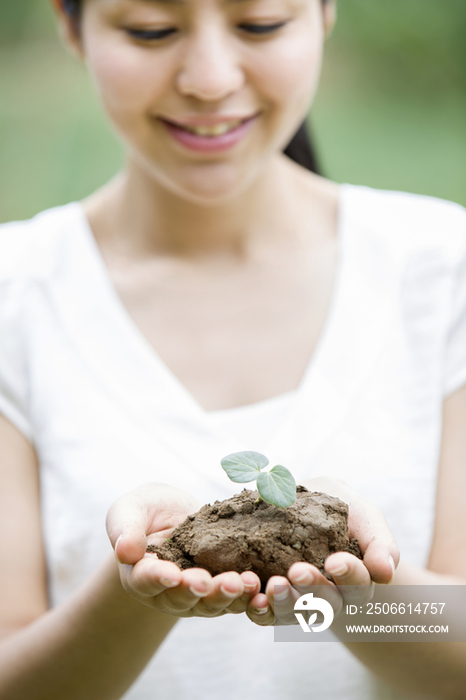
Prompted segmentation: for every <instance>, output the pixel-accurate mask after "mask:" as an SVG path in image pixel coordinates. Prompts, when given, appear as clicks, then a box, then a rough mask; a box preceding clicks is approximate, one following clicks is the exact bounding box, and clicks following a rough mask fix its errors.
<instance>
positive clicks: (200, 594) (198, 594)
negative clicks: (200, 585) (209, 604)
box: [189, 586, 209, 598]
mask: <svg viewBox="0 0 466 700" xmlns="http://www.w3.org/2000/svg"><path fill="white" fill-rule="evenodd" d="M189 590H190V591H191V593H192V594H193V595H196V596H198V598H204V596H206V595H207V594H208V592H209V591H198V590H196V588H194V586H190V587H189Z"/></svg>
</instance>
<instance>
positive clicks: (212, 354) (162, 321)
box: [0, 0, 466, 700]
mask: <svg viewBox="0 0 466 700" xmlns="http://www.w3.org/2000/svg"><path fill="white" fill-rule="evenodd" d="M53 5H54V7H55V10H56V12H57V16H58V20H59V24H60V28H61V30H62V33H63V36H64V37H65V40H66V42H67V44H68V46H69V47H71V48H72V49H73V50H74V51H75V52H76V53H77V54H78V55H79V56H80V57H81V58H82V60H83V61H85V62H86V64H87V66H88V68H89V71H90V73H91V76H92V79H93V81H94V83H95V85H96V88H97V91H98V93H99V95H100V98H101V101H102V103H103V106H104V109H105V111H106V113H107V115H108V118H109V120H110V122H111V123H112V125H113V127H114V128H115V130H116V131H117V133H118V135H119V137H120V138H121V140H122V141H123V143H124V144H125V147H126V154H127V155H126V164H125V167H124V169H123V170H122V172H121V173H119V174H118V175H117V176H116V177H115V178H114V179H113V180H112V181H111V182H110V183H109V184H107V185H106V186H105V187H103V188H102V189H101V190H99V191H98V192H96V193H94V194H93V195H92V196H90V197H89V198H88V199H86V200H85V201H84V202H83V203H72V204H70V205H67V206H64V207H58V208H55V209H51V210H48V211H46V212H43V213H42V214H40V215H38V216H37V217H35V218H34V219H33V220H31V221H29V222H19V223H18V222H17V223H12V224H8V225H4V226H2V227H1V229H0V323H1V332H0V412H1V416H0V444H1V452H0V455H1V456H0V479H1V484H2V487H1V490H0V525H1V528H2V531H3V533H4V536H3V538H2V542H1V545H0V552H1V561H2V576H1V579H0V593H1V601H2V603H1V611H0V631H1V635H2V640H3V642H2V644H1V646H0V700H7V699H8V700H25V698H27V699H28V700H38V699H39V698H40V699H43V698H44V699H45V698H47V700H53V699H57V700H58V699H59V700H65V699H66V700H71V699H73V700H75V699H81V698H82V699H84V698H85V700H110V699H113V698H121V697H123V696H124V697H125V698H128V699H131V700H148V699H149V698H157V699H159V698H160V699H166V698H176V700H182V699H184V698H188V697H189V698H190V700H192V699H195V698H202V699H203V700H204V699H206V698H213V697H222V698H231V699H233V698H237V697H239V696H241V697H245V698H264V699H265V698H266V699H267V700H273V699H275V698H279V697H280V698H283V697H286V698H288V697H290V698H291V697H292V698H303V699H304V698H309V697H316V698H317V697H320V696H322V694H324V693H325V694H327V695H329V694H332V695H336V694H338V695H339V696H340V697H342V698H344V699H345V700H352V699H354V700H356V699H357V700H364V699H369V698H401V697H423V698H427V697H431V698H440V697H441V698H443V699H444V700H445V699H448V698H460V697H463V693H464V687H465V669H466V663H465V660H466V650H465V649H464V645H461V644H460V645H451V644H445V643H444V644H441V643H437V644H414V643H412V644H409V645H407V647H406V645H405V644H382V643H378V644H347V645H346V646H345V645H343V644H340V643H335V644H322V643H320V644H319V643H313V644H312V645H308V644H279V643H277V644H274V643H273V632H272V624H273V622H274V615H275V617H276V618H277V621H278V623H280V624H292V623H294V622H295V619H294V616H293V603H294V600H295V599H296V598H297V597H298V596H299V595H301V594H302V593H304V592H306V591H308V590H310V588H309V586H310V585H311V584H312V583H322V584H324V585H325V586H326V588H327V590H328V598H329V599H330V600H331V602H332V604H333V606H334V608H335V610H336V612H337V613H341V612H342V609H343V605H344V603H345V598H344V594H343V593H342V592H340V590H339V589H338V588H337V587H336V586H335V585H333V584H331V583H329V582H328V581H327V579H326V578H325V577H323V576H322V575H321V574H320V572H319V571H318V570H317V569H316V568H315V567H313V566H311V565H308V564H305V563H300V564H295V565H294V566H293V567H291V569H290V571H289V572H288V577H287V578H284V577H273V578H272V579H270V580H269V582H268V584H267V588H266V590H265V592H260V585H259V581H258V579H257V577H256V576H255V575H254V574H252V573H251V572H245V573H243V574H241V575H240V574H237V573H235V572H226V573H224V574H221V575H219V576H216V577H211V576H210V574H208V573H207V572H206V571H204V570H202V569H191V570H187V571H183V572H181V571H180V570H179V569H178V568H177V567H176V566H175V565H174V564H172V563H170V562H161V561H158V560H157V559H156V558H155V556H153V555H145V550H146V545H147V543H148V542H158V541H161V540H163V539H164V538H165V537H169V534H170V532H171V530H172V528H173V527H174V526H176V524H178V523H179V522H180V521H181V520H183V519H184V518H185V516H186V515H187V514H189V513H191V512H193V511H195V510H196V509H197V508H198V506H199V505H201V504H202V503H205V502H208V501H213V500H215V499H221V498H225V497H228V496H229V495H232V494H233V493H234V492H235V491H236V487H235V486H234V485H233V484H231V483H230V482H228V479H227V477H226V476H225V475H224V474H223V473H222V471H221V469H220V467H219V460H220V459H221V458H222V457H223V456H224V455H225V454H228V453H229V452H233V451H236V450H241V449H254V450H258V451H262V452H264V453H266V454H267V455H268V456H269V458H270V459H271V461H272V460H273V461H275V462H281V463H283V464H285V465H286V466H287V467H289V468H290V469H291V470H292V471H293V473H294V475H295V477H296V479H297V481H298V483H305V484H307V485H308V486H309V487H310V488H313V489H315V490H325V491H328V492H330V493H334V494H335V495H339V496H341V497H342V498H343V499H344V500H346V501H347V502H348V503H349V505H350V529H351V532H352V534H353V535H355V536H357V537H358V538H359V541H360V544H361V548H362V551H363V553H364V562H361V561H360V560H358V559H356V558H355V557H353V556H352V555H350V554H347V553H343V552H340V553H335V554H333V555H332V556H330V557H329V558H328V559H327V560H326V562H325V568H326V570H327V571H328V572H329V573H331V574H332V575H333V577H334V579H335V581H336V583H337V584H339V585H343V584H347V585H354V586H356V588H355V590H356V593H354V594H353V596H354V597H353V599H352V600H353V602H354V601H356V602H358V601H364V600H367V599H369V597H370V596H371V595H372V593H373V589H374V585H375V587H376V589H377V586H378V585H382V584H387V583H389V582H392V583H410V584H419V585H423V584H428V583H436V584H447V583H458V582H459V583H464V582H466V557H465V548H466V535H465V533H466V527H465V525H466V523H465V515H464V509H463V507H462V494H463V493H464V492H465V490H466V471H465V469H464V464H465V461H466V437H465V435H466V431H465V430H464V424H465V421H466V214H465V212H464V210H463V209H462V208H461V207H459V206H457V205H454V204H451V203H447V202H442V201H439V200H434V199H429V198H424V197H418V196H412V195H405V194H400V193H389V192H377V191H374V190H371V189H368V188H363V187H354V186H350V185H337V184H335V183H333V182H329V181H328V180H325V179H323V178H321V177H319V176H318V175H316V174H314V173H311V172H310V170H308V169H306V168H305V167H303V165H302V164H298V163H297V162H296V161H297V160H300V159H299V158H298V157H297V156H294V157H295V162H293V160H291V159H290V158H289V157H288V156H287V155H285V154H284V153H283V150H284V149H285V148H286V147H287V145H288V144H289V143H290V141H291V140H292V137H293V135H294V134H295V133H296V132H297V131H298V130H299V127H300V125H301V124H302V123H303V120H304V119H305V115H306V113H307V112H308V110H309V107H310V105H311V103H312V99H313V96H314V93H315V90H316V86H317V82H318V77H319V71H320V65H321V59H322V49H323V44H324V38H325V35H326V33H327V32H328V31H329V30H330V29H331V27H332V24H333V22H334V17H335V4H334V2H333V0H328V2H323V1H322V0H241V1H239V0H83V1H81V2H79V0H70V1H69V2H62V1H61V0H53ZM300 133H301V135H302V131H301V132H300ZM295 145H296V140H295V141H294V145H293V146H291V147H290V148H289V149H288V151H287V152H288V153H289V154H291V155H293V148H294V146H295ZM301 163H304V164H306V161H305V159H304V161H302V160H301ZM141 484H144V485H143V486H141ZM385 518H386V519H387V521H388V523H389V526H390V528H389V527H388V525H387V522H386V520H385ZM105 520H106V522H107V531H108V536H109V538H110V542H111V544H112V545H113V549H114V550H115V551H112V549H111V547H110V546H109V544H108V539H107V534H106V532H105ZM395 540H396V543H395ZM398 547H399V548H400V549H398ZM400 551H401V552H402V554H403V561H402V562H401V564H399V560H400ZM115 554H116V557H115ZM398 564H399V566H398ZM396 567H397V570H396V573H395V568H396ZM277 583H280V584H286V585H284V590H283V591H282V596H281V597H280V599H279V598H278V596H276V597H274V592H273V587H274V585H275V584H277ZM343 590H347V589H341V591H343ZM181 618H184V619H181ZM211 618H213V619H211ZM344 619H345V618H344V615H340V616H339V617H337V619H336V621H335V623H334V627H332V629H333V630H334V631H335V634H336V636H337V637H338V635H339V631H340V627H339V625H340V624H342V623H341V620H344ZM393 688H394V689H393Z"/></svg>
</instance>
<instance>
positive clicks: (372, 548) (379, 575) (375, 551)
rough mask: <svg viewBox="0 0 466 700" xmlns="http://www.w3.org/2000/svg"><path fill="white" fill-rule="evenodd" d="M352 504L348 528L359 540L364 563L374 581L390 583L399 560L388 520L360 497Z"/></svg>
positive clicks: (398, 553)
mask: <svg viewBox="0 0 466 700" xmlns="http://www.w3.org/2000/svg"><path fill="white" fill-rule="evenodd" d="M351 505H352V506H353V512H352V515H351V516H350V520H352V521H353V522H352V523H351V525H352V527H351V525H350V530H352V533H351V534H352V536H353V537H357V539H358V540H359V545H360V547H361V551H362V553H363V555H364V564H365V566H366V568H367V569H368V571H369V572H370V574H371V578H372V580H373V581H375V583H390V581H391V580H392V578H393V575H394V573H395V568H396V567H397V566H398V563H399V561H400V551H399V549H398V547H397V544H396V541H395V538H394V537H393V535H392V533H391V532H390V528H389V527H388V524H387V521H386V520H385V518H384V516H383V514H382V513H381V512H380V511H379V509H378V508H376V507H375V506H373V505H372V504H369V503H367V502H364V501H362V499H361V501H360V502H359V503H358V502H356V503H353V504H351ZM350 508H351V506H350Z"/></svg>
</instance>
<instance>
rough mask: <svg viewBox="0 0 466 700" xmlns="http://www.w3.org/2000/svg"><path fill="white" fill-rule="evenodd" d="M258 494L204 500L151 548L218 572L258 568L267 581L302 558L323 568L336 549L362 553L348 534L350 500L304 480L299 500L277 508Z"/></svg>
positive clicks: (179, 561) (185, 564) (187, 564)
mask: <svg viewBox="0 0 466 700" xmlns="http://www.w3.org/2000/svg"><path fill="white" fill-rule="evenodd" d="M258 495H259V494H258V493H257V491H250V490H248V489H244V490H243V491H242V492H241V493H240V494H238V495H236V496H233V498H229V499H227V500H226V501H216V502H215V503H214V505H213V506H211V505H205V506H203V507H202V508H201V509H200V510H199V511H198V512H197V513H196V514H194V515H190V516H189V517H188V518H186V520H185V521H184V522H183V523H182V524H181V525H180V526H179V527H177V528H176V530H174V531H173V534H172V536H171V538H170V539H169V540H167V541H166V542H165V543H164V544H163V545H161V546H159V547H156V546H155V545H149V547H148V548H147V551H149V552H155V553H156V554H157V556H158V557H159V558H160V559H165V560H168V561H173V562H175V564H177V565H178V566H179V567H180V568H181V569H188V568H190V567H193V566H199V567H201V568H203V569H207V571H209V572H210V573H211V574H212V575H213V576H215V575H216V574H219V573H221V572H223V571H238V572H239V573H241V572H242V571H254V572H255V573H256V574H257V575H258V576H259V578H260V579H261V581H262V583H265V582H266V581H267V580H268V579H269V578H270V576H274V575H279V576H286V573H287V571H288V569H289V567H290V566H291V564H293V562H296V561H307V562H309V563H311V564H314V565H315V566H317V567H318V568H319V569H320V570H321V571H323V563H324V561H325V559H326V558H327V557H328V555H329V554H332V552H340V551H344V552H351V554H355V555H356V556H357V557H359V558H360V559H362V556H361V552H360V550H359V545H358V541H357V540H355V539H353V540H351V541H350V539H349V537H348V506H347V505H346V503H344V502H343V501H340V499H338V498H334V497H333V496H329V495H328V494H326V493H320V492H311V491H308V490H307V489H306V488H305V487H304V486H298V487H297V494H296V496H297V498H296V502H295V503H294V504H293V505H292V506H289V507H288V508H277V507H276V506H274V505H271V504H270V503H267V502H266V501H259V502H257V498H258Z"/></svg>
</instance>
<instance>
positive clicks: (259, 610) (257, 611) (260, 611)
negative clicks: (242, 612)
mask: <svg viewBox="0 0 466 700" xmlns="http://www.w3.org/2000/svg"><path fill="white" fill-rule="evenodd" d="M252 612H253V613H255V614H256V615H265V613H266V612H269V606H268V605H267V607H265V608H253V609H252Z"/></svg>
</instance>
